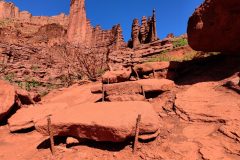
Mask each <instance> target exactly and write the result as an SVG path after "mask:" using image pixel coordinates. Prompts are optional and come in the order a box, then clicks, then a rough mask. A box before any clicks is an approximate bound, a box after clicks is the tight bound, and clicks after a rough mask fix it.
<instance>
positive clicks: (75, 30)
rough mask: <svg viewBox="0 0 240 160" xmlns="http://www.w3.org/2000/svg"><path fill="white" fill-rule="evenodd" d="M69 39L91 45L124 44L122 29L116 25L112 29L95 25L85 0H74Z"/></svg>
mask: <svg viewBox="0 0 240 160" xmlns="http://www.w3.org/2000/svg"><path fill="white" fill-rule="evenodd" d="M68 41H69V42H71V43H74V44H84V45H86V46H91V47H110V46H111V47H113V48H114V49H118V48H119V47H121V46H122V45H123V44H124V41H123V36H122V29H121V26H120V25H115V26H113V28H112V29H111V30H103V29H101V27H100V26H96V27H93V26H91V22H90V21H89V20H88V19H87V14H86V9H85V0H72V1H71V7H70V17H69V26H68Z"/></svg>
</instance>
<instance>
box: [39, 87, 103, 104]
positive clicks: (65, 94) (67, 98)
mask: <svg viewBox="0 0 240 160" xmlns="http://www.w3.org/2000/svg"><path fill="white" fill-rule="evenodd" d="M96 86H100V84H99V83H96V84H95V83H90V84H84V85H78V84H76V85H73V86H71V87H69V88H62V89H58V90H55V91H52V92H50V93H49V94H48V95H46V96H44V97H43V100H42V103H44V104H46V103H67V104H68V105H69V106H73V105H76V104H80V103H88V102H97V101H98V100H100V99H101V98H102V95H101V94H93V93H92V92H91V88H95V87H96Z"/></svg>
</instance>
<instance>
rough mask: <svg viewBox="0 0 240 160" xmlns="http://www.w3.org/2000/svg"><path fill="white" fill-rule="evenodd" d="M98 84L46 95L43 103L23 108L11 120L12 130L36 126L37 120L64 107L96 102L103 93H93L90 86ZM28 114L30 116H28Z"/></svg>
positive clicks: (76, 86)
mask: <svg viewBox="0 0 240 160" xmlns="http://www.w3.org/2000/svg"><path fill="white" fill-rule="evenodd" d="M95 85H96V84H86V85H83V86H78V85H74V86H72V87H69V88H65V89H61V90H56V91H53V92H51V93H49V94H48V95H47V96H45V97H44V98H43V100H42V102H41V104H37V105H33V106H29V107H27V108H21V109H20V110H18V111H17V112H16V113H15V114H14V115H13V116H12V117H11V118H10V119H9V120H8V125H9V129H10V131H11V132H14V131H19V130H23V129H28V128H31V127H34V126H35V124H36V122H37V121H39V120H40V119H43V118H45V117H47V116H49V115H52V114H54V113H55V112H57V111H61V110H62V109H65V108H69V107H72V106H74V105H78V104H82V103H91V102H92V103H94V102H96V101H98V100H100V99H101V98H102V95H101V94H92V93H91V90H90V88H91V87H94V86H95ZM26 115H28V116H26Z"/></svg>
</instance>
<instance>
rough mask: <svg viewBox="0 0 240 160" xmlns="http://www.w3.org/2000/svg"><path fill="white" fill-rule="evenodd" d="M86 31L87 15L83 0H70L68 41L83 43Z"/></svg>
mask: <svg viewBox="0 0 240 160" xmlns="http://www.w3.org/2000/svg"><path fill="white" fill-rule="evenodd" d="M86 32H87V15H86V9H85V0H71V7H70V17H69V26H68V41H69V42H74V43H79V44H81V43H84V42H85V40H86Z"/></svg>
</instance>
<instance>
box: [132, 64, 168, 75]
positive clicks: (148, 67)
mask: <svg viewBox="0 0 240 160" xmlns="http://www.w3.org/2000/svg"><path fill="white" fill-rule="evenodd" d="M169 66H170V63H169V62H147V63H143V64H137V65H135V66H134V70H135V71H136V72H138V73H139V74H143V73H149V72H153V71H159V70H163V69H168V68H169Z"/></svg>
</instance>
